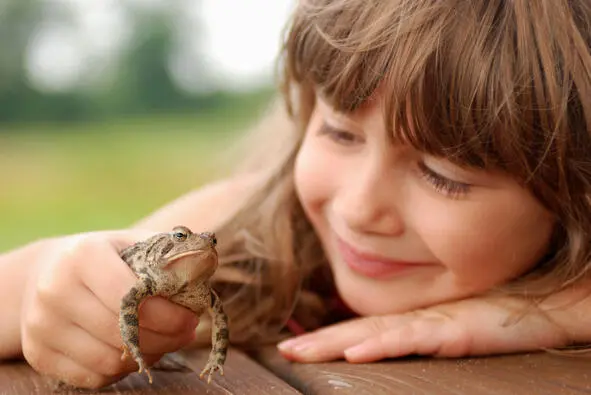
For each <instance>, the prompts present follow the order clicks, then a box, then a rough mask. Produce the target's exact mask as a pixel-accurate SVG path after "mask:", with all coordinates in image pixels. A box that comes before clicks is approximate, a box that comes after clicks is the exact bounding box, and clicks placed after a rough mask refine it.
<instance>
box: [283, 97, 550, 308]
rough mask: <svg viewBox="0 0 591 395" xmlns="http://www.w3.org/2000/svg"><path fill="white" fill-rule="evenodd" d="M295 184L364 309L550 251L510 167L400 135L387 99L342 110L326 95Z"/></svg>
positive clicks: (542, 216) (473, 283)
mask: <svg viewBox="0 0 591 395" xmlns="http://www.w3.org/2000/svg"><path fill="white" fill-rule="evenodd" d="M295 183H296V190H297V193H298V195H299V198H300V200H301V202H302V205H303V207H304V210H305V211H306V214H307V215H308V217H309V219H310V221H311V222H312V224H313V226H314V228H315V230H316V232H317V234H318V236H319V238H320V240H321V242H322V245H323V247H324V250H325V251H326V254H327V255H328V258H329V261H330V265H331V268H332V271H333V274H334V277H335V280H336V285H337V288H338V291H339V294H340V296H341V298H342V299H343V300H344V301H345V303H346V304H347V305H348V306H349V307H350V308H351V309H352V310H354V311H355V312H356V313H358V314H360V315H373V314H388V313H398V312H404V311H408V310H412V309H415V308H420V307H424V306H430V305H434V304H437V303H441V302H444V301H449V300H452V299H457V298H462V297H466V296H469V295H472V294H475V293H479V292H482V291H486V290H488V289H490V288H491V287H493V286H495V285H498V284H500V283H503V282H506V281H508V280H510V279H513V278H515V277H516V276H519V275H520V274H522V273H523V272H525V271H527V270H528V269H529V268H531V267H532V266H533V265H535V264H536V262H537V261H538V260H539V259H540V258H541V257H542V255H543V254H544V253H545V252H546V247H547V245H548V243H549V239H550V235H551V232H552V227H553V217H552V216H551V214H550V213H548V212H547V211H546V210H545V209H544V208H543V207H542V206H541V205H540V204H539V203H538V202H537V200H535V199H534V198H533V197H532V195H531V194H530V193H529V192H528V191H527V190H525V189H524V188H522V187H521V186H519V185H518V184H517V183H516V182H515V181H513V180H512V179H511V178H509V177H508V176H506V175H502V174H492V173H489V172H484V171H480V170H466V169H463V168H460V167H458V166H456V165H453V164H452V163H450V162H448V161H446V160H445V159H441V158H434V157H430V156H428V155H425V154H423V153H421V152H417V151H415V150H414V149H412V148H410V147H406V146H400V145H395V144H394V143H392V142H391V141H390V139H389V138H388V136H387V135H386V130H385V125H384V124H383V120H382V113H381V108H380V106H379V104H378V102H375V103H374V104H372V105H369V106H366V107H364V108H362V109H360V110H358V111H356V112H355V113H354V114H350V115H343V114H339V113H337V112H335V111H333V110H332V109H331V108H330V107H329V106H328V105H327V104H326V103H325V102H323V101H321V100H320V99H318V101H317V105H316V108H315V110H314V113H313V115H312V118H311V121H310V124H309V126H308V130H307V132H306V136H305V139H304V142H303V145H302V147H301V150H300V152H299V155H298V158H297V162H296V167H295Z"/></svg>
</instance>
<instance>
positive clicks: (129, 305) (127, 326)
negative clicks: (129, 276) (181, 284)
mask: <svg viewBox="0 0 591 395" xmlns="http://www.w3.org/2000/svg"><path fill="white" fill-rule="evenodd" d="M153 294H154V290H153V288H152V287H148V286H147V285H146V283H144V282H142V281H139V282H137V283H136V284H135V285H134V286H133V287H132V288H131V289H130V290H129V292H128V293H127V294H126V295H125V296H124V297H123V299H122V300H121V309H120V311H119V330H120V331H121V340H122V341H123V354H122V355H121V360H124V359H125V358H126V357H127V356H129V355H131V356H132V357H133V359H134V360H135V361H136V362H137V363H138V366H139V369H138V373H141V372H142V370H145V371H146V374H147V375H148V379H149V381H150V384H151V383H152V375H151V374H150V371H149V370H148V368H147V367H146V364H145V362H144V359H143V358H142V355H141V353H140V338H139V332H140V330H139V305H140V303H141V302H142V300H144V299H145V298H147V297H148V296H153Z"/></svg>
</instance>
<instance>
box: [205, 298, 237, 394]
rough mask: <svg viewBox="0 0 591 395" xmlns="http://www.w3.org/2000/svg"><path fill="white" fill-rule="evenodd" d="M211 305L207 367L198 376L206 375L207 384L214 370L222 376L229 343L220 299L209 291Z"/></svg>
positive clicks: (225, 319) (226, 323) (226, 320)
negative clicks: (209, 346)
mask: <svg viewBox="0 0 591 395" xmlns="http://www.w3.org/2000/svg"><path fill="white" fill-rule="evenodd" d="M210 296H211V304H210V307H209V314H210V316H211V322H212V324H213V325H212V330H211V352H210V354H209V359H208V361H207V365H206V366H205V368H204V369H203V370H202V371H201V374H200V375H199V377H200V378H203V376H204V375H205V374H207V382H208V383H210V382H211V375H212V374H213V372H215V371H216V370H219V371H220V374H221V375H223V374H224V369H223V365H224V362H225V361H226V354H227V353H228V344H229V343H230V340H229V336H230V332H229V330H228V317H227V315H226V313H225V312H224V308H223V306H222V301H221V299H220V297H219V296H218V295H217V294H216V293H215V291H214V290H213V289H212V290H211V295H210Z"/></svg>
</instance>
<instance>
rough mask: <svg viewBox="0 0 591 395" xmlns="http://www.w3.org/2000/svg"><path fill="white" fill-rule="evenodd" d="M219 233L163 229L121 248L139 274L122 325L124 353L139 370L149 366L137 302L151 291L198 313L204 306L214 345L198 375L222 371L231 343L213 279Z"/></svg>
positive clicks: (124, 303) (121, 316)
mask: <svg viewBox="0 0 591 395" xmlns="http://www.w3.org/2000/svg"><path fill="white" fill-rule="evenodd" d="M216 243H217V241H216V238H215V234H213V233H211V232H203V233H193V232H191V230H190V229H188V228H187V227H184V226H177V227H175V228H174V229H173V230H172V232H170V233H160V234H157V235H155V236H152V237H151V238H149V239H147V240H145V241H141V242H138V243H136V244H134V245H132V246H130V247H127V248H126V249H124V250H123V251H121V253H120V255H121V258H122V259H123V260H124V261H125V262H127V264H128V265H129V267H130V268H131V269H132V270H133V272H134V273H135V274H136V276H137V278H138V280H137V282H136V284H135V285H134V286H133V287H132V288H131V289H130V290H129V292H128V293H127V294H126V295H125V296H124V297H123V299H122V301H121V311H120V314H119V328H120V330H121V337H122V340H123V355H122V356H121V358H122V359H125V358H126V357H128V356H130V355H131V356H132V357H133V358H134V359H135V361H136V362H137V363H138V365H139V370H138V372H139V373H141V372H142V371H143V370H145V371H146V374H147V375H148V378H149V380H150V383H152V376H151V374H150V371H149V370H148V368H147V366H146V365H145V362H144V360H143V359H142V355H141V353H140V348H139V341H140V339H139V326H138V308H139V305H140V303H141V302H142V301H143V300H144V299H146V298H147V297H150V296H161V297H164V298H167V299H169V300H171V301H173V302H175V303H178V304H180V305H182V306H185V307H187V308H189V309H190V310H191V311H193V312H194V313H195V314H196V315H197V316H198V317H199V316H201V315H202V314H203V313H204V312H205V311H206V310H208V311H209V314H210V315H211V319H212V320H211V321H212V334H211V341H212V348H211V352H210V354H209V360H208V362H207V365H206V366H205V368H204V369H203V371H202V372H201V374H200V375H199V377H201V378H203V376H204V375H205V374H207V375H208V377H207V382H208V383H210V382H211V375H212V374H213V372H215V371H216V370H219V372H220V374H222V375H223V374H224V370H223V367H222V366H223V364H224V362H225V360H226V353H227V349H228V343H229V340H228V335H229V332H228V319H227V316H226V314H225V313H224V310H223V308H222V303H221V300H220V298H219V297H218V295H217V294H216V293H215V291H214V290H213V289H212V288H211V287H210V285H209V279H210V277H211V276H212V275H213V273H214V272H215V271H216V269H217V266H218V255H217V251H216V249H215V246H216Z"/></svg>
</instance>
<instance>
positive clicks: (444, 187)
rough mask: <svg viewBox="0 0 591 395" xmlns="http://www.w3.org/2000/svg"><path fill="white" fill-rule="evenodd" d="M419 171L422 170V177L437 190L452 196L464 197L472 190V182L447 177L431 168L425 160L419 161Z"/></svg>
mask: <svg viewBox="0 0 591 395" xmlns="http://www.w3.org/2000/svg"><path fill="white" fill-rule="evenodd" d="M418 167H419V171H420V172H421V177H422V178H423V179H425V180H426V181H427V182H428V183H429V184H431V186H432V187H433V189H435V190H436V191H437V192H440V193H442V194H444V195H445V196H447V197H450V198H459V197H463V196H465V195H466V194H468V192H470V187H471V185H470V184H466V183H464V182H459V181H454V180H450V179H449V178H447V177H444V176H442V175H441V174H439V173H437V172H436V171H434V170H432V169H431V168H429V167H428V166H427V165H426V164H425V163H424V162H422V161H421V162H419V163H418Z"/></svg>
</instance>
